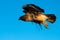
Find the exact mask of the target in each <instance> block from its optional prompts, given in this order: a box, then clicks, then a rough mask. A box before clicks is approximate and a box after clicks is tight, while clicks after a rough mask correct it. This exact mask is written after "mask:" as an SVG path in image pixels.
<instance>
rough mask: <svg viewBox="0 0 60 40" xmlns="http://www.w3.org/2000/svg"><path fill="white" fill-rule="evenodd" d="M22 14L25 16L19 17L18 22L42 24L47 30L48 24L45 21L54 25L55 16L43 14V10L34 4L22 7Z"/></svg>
mask: <svg viewBox="0 0 60 40" xmlns="http://www.w3.org/2000/svg"><path fill="white" fill-rule="evenodd" d="M23 12H24V13H25V15H23V16H21V17H19V20H22V21H25V22H34V23H37V24H43V25H44V26H45V27H46V28H48V24H47V22H46V21H48V22H50V23H54V22H55V21H56V16H55V15H54V14H43V13H44V9H42V8H40V7H38V6H36V5H34V4H26V5H24V6H23Z"/></svg>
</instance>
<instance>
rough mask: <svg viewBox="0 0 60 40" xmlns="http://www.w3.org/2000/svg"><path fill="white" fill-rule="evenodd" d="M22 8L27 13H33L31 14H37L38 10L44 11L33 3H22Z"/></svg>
mask: <svg viewBox="0 0 60 40" xmlns="http://www.w3.org/2000/svg"><path fill="white" fill-rule="evenodd" d="M23 9H24V10H23V12H24V13H27V12H29V13H33V14H38V12H39V13H43V12H44V10H43V9H42V8H40V7H38V6H36V5H34V4H27V5H24V6H23Z"/></svg>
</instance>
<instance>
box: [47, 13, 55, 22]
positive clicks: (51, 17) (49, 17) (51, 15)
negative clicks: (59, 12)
mask: <svg viewBox="0 0 60 40" xmlns="http://www.w3.org/2000/svg"><path fill="white" fill-rule="evenodd" d="M46 16H47V17H48V19H47V20H48V21H49V22H51V23H54V22H55V21H56V16H55V15H54V14H46Z"/></svg>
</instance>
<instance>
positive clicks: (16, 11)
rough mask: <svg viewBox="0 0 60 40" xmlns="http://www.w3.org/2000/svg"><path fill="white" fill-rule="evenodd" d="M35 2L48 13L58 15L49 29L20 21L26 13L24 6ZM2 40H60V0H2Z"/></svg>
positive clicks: (0, 38) (0, 30) (0, 28)
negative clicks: (23, 9)
mask: <svg viewBox="0 0 60 40" xmlns="http://www.w3.org/2000/svg"><path fill="white" fill-rule="evenodd" d="M25 4H35V5H38V6H39V7H41V8H43V9H44V10H45V13H46V14H51V13H52V14H55V15H56V16H57V19H56V22H55V23H54V24H51V23H49V24H48V25H49V29H45V28H44V26H43V25H42V27H43V30H39V25H37V24H35V23H31V22H23V21H19V20H18V18H19V17H20V16H22V15H24V13H23V12H22V6H23V5H25ZM0 40H60V0H37V1H36V0H0Z"/></svg>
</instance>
